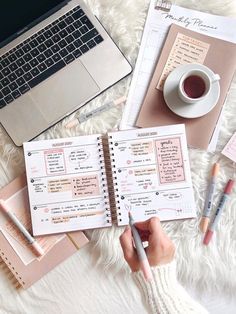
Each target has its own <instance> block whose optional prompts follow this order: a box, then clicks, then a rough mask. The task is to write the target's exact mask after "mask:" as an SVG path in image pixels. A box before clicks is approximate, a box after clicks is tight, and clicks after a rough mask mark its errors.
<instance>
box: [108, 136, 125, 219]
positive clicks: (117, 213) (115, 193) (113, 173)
mask: <svg viewBox="0 0 236 314" xmlns="http://www.w3.org/2000/svg"><path fill="white" fill-rule="evenodd" d="M108 137H109V138H108V143H109V149H110V167H111V176H112V182H113V183H112V186H113V202H114V204H113V205H114V208H115V213H114V215H115V219H116V222H117V223H120V222H122V218H121V216H122V215H121V211H120V201H119V197H120V196H119V194H118V188H117V186H118V183H117V176H116V171H117V170H116V165H115V158H114V157H115V156H114V147H113V144H114V143H113V138H112V135H109V136H108Z"/></svg>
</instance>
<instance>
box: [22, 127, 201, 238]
mask: <svg viewBox="0 0 236 314" xmlns="http://www.w3.org/2000/svg"><path fill="white" fill-rule="evenodd" d="M24 154H25V162H26V170H27V180H28V190H29V200H30V209H31V217H32V225H33V234H34V235H41V234H51V233H58V232H66V231H74V230H84V229H91V228H101V227H110V226H111V225H112V224H113V223H116V222H117V223H118V225H126V224H128V211H130V210H131V211H132V215H133V217H134V220H135V221H143V220H146V219H148V218H150V217H154V216H158V217H159V218H160V219H161V220H175V219H183V218H191V217H195V215H196V214H195V202H194V197H193V189H192V183H191V174H190V167H189V160H188V151H187V145H186V136H185V127H184V125H183V124H181V125H171V126H164V127H156V128H146V129H140V130H129V131H118V132H111V133H108V134H106V135H101V134H95V135H88V136H79V137H72V138H64V139H55V140H43V141H37V142H29V143H24Z"/></svg>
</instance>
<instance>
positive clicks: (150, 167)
mask: <svg viewBox="0 0 236 314" xmlns="http://www.w3.org/2000/svg"><path fill="white" fill-rule="evenodd" d="M109 136H111V138H112V140H111V142H112V143H110V149H112V152H113V154H114V155H113V159H114V162H113V167H114V183H115V185H114V186H115V190H116V196H117V197H116V202H117V204H118V209H117V210H118V217H119V219H118V222H119V225H125V224H126V223H128V215H127V208H129V209H130V210H132V215H133V216H134V219H135V220H136V221H142V220H145V219H148V218H150V217H153V216H158V217H160V219H163V220H170V219H179V218H181V217H185V218H186V217H190V216H191V215H193V216H194V215H195V211H194V209H195V207H194V199H193V190H192V185H191V175H190V169H189V163H188V153H187V144H186V138H185V128H184V125H171V126H164V127H156V128H145V129H137V130H128V131H122V132H114V133H109Z"/></svg>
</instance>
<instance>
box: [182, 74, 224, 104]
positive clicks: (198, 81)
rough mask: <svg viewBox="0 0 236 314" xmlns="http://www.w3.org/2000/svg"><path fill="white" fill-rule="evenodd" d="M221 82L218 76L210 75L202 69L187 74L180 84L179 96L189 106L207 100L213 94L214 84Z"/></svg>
mask: <svg viewBox="0 0 236 314" xmlns="http://www.w3.org/2000/svg"><path fill="white" fill-rule="evenodd" d="M219 80H220V76H219V75H218V74H214V73H213V74H212V75H209V74H208V73H207V72H206V71H204V70H202V69H201V70H200V69H191V70H189V71H187V72H185V73H184V74H183V75H182V76H181V78H180V81H179V84H178V94H179V97H180V98H181V100H183V101H184V102H185V103H187V104H194V103H196V102H199V101H201V100H203V99H205V98H206V97H207V96H208V95H209V93H210V92H211V88H212V84H214V83H215V82H217V81H219Z"/></svg>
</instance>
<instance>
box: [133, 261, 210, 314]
mask: <svg viewBox="0 0 236 314" xmlns="http://www.w3.org/2000/svg"><path fill="white" fill-rule="evenodd" d="M152 274H153V280H151V281H150V282H147V281H146V280H145V279H144V277H143V274H142V272H141V271H138V272H136V273H133V278H134V280H135V281H136V283H137V284H138V286H139V287H140V289H141V291H142V292H143V294H144V296H145V299H146V302H147V303H148V305H149V306H150V310H151V311H150V313H152V314H154V313H155V314H157V313H159V314H207V313H208V312H207V311H206V310H205V309H204V308H203V307H202V306H201V305H200V304H198V303H197V302H195V301H194V300H193V299H192V298H191V297H190V296H189V294H188V293H187V291H186V290H184V288H183V287H182V286H181V285H180V284H179V283H178V281H177V278H176V264H175V262H171V263H169V264H166V265H161V266H156V267H152Z"/></svg>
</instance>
